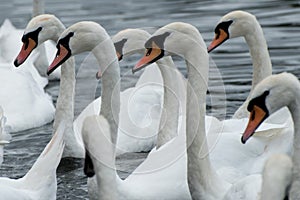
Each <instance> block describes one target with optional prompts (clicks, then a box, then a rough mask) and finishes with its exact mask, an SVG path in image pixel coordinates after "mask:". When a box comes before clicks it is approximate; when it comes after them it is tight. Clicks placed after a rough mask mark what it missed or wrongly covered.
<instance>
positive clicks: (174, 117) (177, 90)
mask: <svg viewBox="0 0 300 200" xmlns="http://www.w3.org/2000/svg"><path fill="white" fill-rule="evenodd" d="M156 63H157V65H158V67H159V69H160V71H161V75H162V78H163V84H164V99H163V108H164V109H163V112H162V114H161V119H160V124H159V132H158V136H157V144H156V148H157V149H158V148H159V147H161V146H162V145H164V144H165V143H166V142H168V141H170V140H171V139H172V138H174V137H176V136H177V135H178V118H179V110H180V108H181V105H182V104H183V103H184V99H183V97H185V93H184V90H185V87H184V83H183V78H182V75H181V74H180V73H179V72H178V70H177V68H176V66H175V64H174V63H173V60H172V58H171V57H170V56H168V57H164V58H163V59H161V60H158V61H157V62H156ZM182 109H185V108H182Z"/></svg>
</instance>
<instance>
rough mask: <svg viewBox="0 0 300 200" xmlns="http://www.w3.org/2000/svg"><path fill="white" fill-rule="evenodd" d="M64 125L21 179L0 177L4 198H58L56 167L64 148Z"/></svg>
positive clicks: (15, 199)
mask: <svg viewBox="0 0 300 200" xmlns="http://www.w3.org/2000/svg"><path fill="white" fill-rule="evenodd" d="M63 128H64V127H63V125H61V126H60V127H59V128H58V129H57V132H56V134H55V135H53V138H52V139H51V141H50V142H49V143H48V145H47V146H46V147H45V149H44V151H43V152H42V153H41V155H40V156H39V157H38V159H37V160H36V162H35V163H34V164H33V166H32V167H31V169H30V170H29V171H28V172H27V174H26V175H25V176H24V177H22V178H19V179H9V178H6V177H1V178H0V185H1V187H0V188H1V189H0V193H1V198H3V199H11V200H17V199H24V200H25V199H26V200H35V199H36V200H37V199H53V200H54V199H56V188H57V181H56V168H57V166H58V164H59V162H60V159H61V155H62V152H63V148H64V142H63V132H64V131H63Z"/></svg>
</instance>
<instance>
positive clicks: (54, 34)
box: [18, 14, 180, 158]
mask: <svg viewBox="0 0 300 200" xmlns="http://www.w3.org/2000/svg"><path fill="white" fill-rule="evenodd" d="M38 29H41V30H40V31H38V32H36V30H38ZM64 29H65V28H64V26H63V24H62V23H61V22H60V21H59V19H57V18H56V17H55V16H53V15H47V14H43V15H39V16H37V17H34V18H33V19H32V20H31V21H30V22H29V23H28V25H27V28H26V30H25V33H24V36H25V37H26V38H27V37H28V38H30V39H27V41H28V43H29V42H32V43H35V47H37V46H39V45H40V44H42V43H43V42H45V41H47V40H53V41H56V40H57V39H58V36H59V35H60V34H61V33H62V31H63V30H64ZM35 32H36V36H35V37H34V38H33V37H32V35H34V33H35ZM24 36H23V37H24ZM149 36H150V34H148V33H147V32H146V31H142V30H132V29H128V30H125V31H122V32H120V33H118V34H116V35H115V36H114V37H113V41H115V46H116V49H118V51H120V53H119V52H117V54H119V55H121V54H122V55H123V54H124V55H125V56H126V55H127V54H133V53H136V52H138V53H139V52H140V53H141V52H142V51H143V43H144V41H145V40H146V39H147V38H148V37H149ZM120 38H122V39H120ZM123 39H126V42H125V43H123V44H122V45H121V46H120V41H119V40H123ZM24 45H25V44H24ZM32 46H34V45H32ZM35 47H33V48H32V49H31V50H33V49H34V48H35ZM31 50H26V53H24V51H23V49H22V50H21V52H20V54H19V56H18V58H20V59H21V60H25V59H26V58H27V57H28V56H29V54H30V53H31ZM114 52H115V50H114V51H113V53H114ZM20 55H21V56H22V55H25V56H26V57H25V58H23V57H21V56H20ZM119 59H121V57H120V58H119ZM164 60H165V61H163V60H162V61H160V64H159V65H160V66H163V65H167V66H174V64H173V62H172V60H171V59H170V58H166V59H164ZM160 69H161V70H164V71H166V72H165V73H164V79H170V78H173V77H174V76H179V75H178V74H179V73H177V71H176V70H175V67H173V69H170V70H168V69H166V68H165V67H160ZM61 71H62V72H61V82H60V91H59V95H58V100H57V106H56V114H55V120H54V130H55V129H56V128H55V127H56V126H57V124H58V123H59V122H60V121H61V120H62V119H64V120H66V123H67V125H66V127H67V128H66V129H65V130H66V133H65V134H66V138H68V139H67V140H66V147H65V152H64V156H71V157H81V158H82V157H83V156H84V154H83V144H82V139H81V127H82V122H83V119H84V118H85V117H86V116H89V115H93V114H98V113H99V108H100V105H101V97H99V98H97V99H96V100H95V101H93V102H92V103H90V104H89V105H88V106H87V107H86V108H85V109H84V110H83V111H82V112H81V114H80V115H79V116H78V117H77V119H76V120H75V121H74V123H73V116H74V111H73V110H74V88H75V65H74V61H73V59H70V60H68V61H67V62H66V63H65V64H64V66H62V69H61ZM156 71H157V66H152V67H151V68H149V70H147V71H146V72H145V73H143V75H142V76H141V78H140V79H139V81H138V83H137V84H136V87H133V88H129V89H127V90H125V91H123V92H122V93H121V108H120V118H121V119H122V120H121V121H120V124H119V132H120V133H119V137H118V149H120V152H138V151H149V150H151V149H152V148H153V146H154V144H155V143H156V135H157V132H159V131H160V134H158V139H157V143H158V146H160V145H162V144H164V143H165V141H167V140H168V139H169V138H170V137H174V136H172V134H173V132H174V131H173V129H174V128H173V127H174V126H173V124H174V123H175V122H174V120H172V119H176V118H178V112H179V111H178V110H179V106H178V105H177V104H176V103H177V102H178V101H177V100H176V99H174V98H178V96H176V95H174V94H173V92H174V91H176V90H178V91H180V87H179V86H178V85H179V84H178V85H176V84H175V85H174V84H172V85H170V86H168V85H167V86H166V87H164V88H166V89H164V90H165V91H166V93H168V94H167V95H165V96H164V98H165V101H164V105H166V106H164V107H167V106H169V107H172V108H173V109H168V110H172V112H171V113H167V115H168V116H171V117H168V118H167V119H166V120H167V121H166V120H164V121H163V123H161V124H160V125H159V122H161V121H160V120H159V119H160V118H159V116H160V113H161V99H162V93H163V92H162V89H161V85H162V83H161V82H162V80H161V78H160V76H159V75H157V73H155V72H156ZM153 76H154V77H153ZM149 77H153V78H149ZM168 82H170V81H168ZM171 99H174V100H171ZM129 102H131V103H132V104H134V106H130V105H129ZM128 106H130V107H128ZM155 107H157V108H155ZM153 108H154V109H153ZM129 110H130V112H128V111H129ZM154 111H155V112H154ZM150 112H151V113H150ZM145 113H150V114H151V116H150V114H149V115H145ZM153 114H154V115H153ZM159 127H160V128H159ZM175 127H176V128H175V129H177V125H176V123H175ZM73 129H74V131H73ZM164 132H170V134H165V133H164ZM132 144H135V145H132Z"/></svg>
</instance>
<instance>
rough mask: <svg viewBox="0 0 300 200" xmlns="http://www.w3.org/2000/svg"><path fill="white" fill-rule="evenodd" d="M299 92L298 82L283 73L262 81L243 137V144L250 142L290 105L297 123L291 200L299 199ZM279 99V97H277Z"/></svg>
mask: <svg viewBox="0 0 300 200" xmlns="http://www.w3.org/2000/svg"><path fill="white" fill-rule="evenodd" d="M299 92H300V83H299V81H298V79H297V78H296V77H295V76H294V75H293V74H290V73H281V74H277V75H272V76H269V77H267V78H266V79H264V80H263V81H261V82H260V83H259V84H258V85H257V86H256V87H255V89H254V91H253V95H252V97H251V99H250V101H249V105H248V107H247V109H248V111H249V112H250V113H251V114H250V117H249V123H248V125H247V128H246V130H245V131H244V134H243V136H242V142H243V143H246V142H247V141H248V139H249V138H250V137H251V136H252V135H253V134H255V133H254V132H255V131H256V129H257V128H258V127H259V126H260V125H262V124H263V122H264V120H266V119H267V118H268V117H269V116H271V115H272V114H273V113H276V111H277V110H279V109H280V108H282V107H284V106H287V108H288V109H289V111H290V112H291V115H292V118H293V124H294V133H295V134H294V143H293V155H292V160H293V181H292V185H291V188H290V191H289V198H290V199H299V198H300V193H299V184H300V178H299V174H300V170H299V168H300V161H299V154H300V151H299V149H300V148H299V144H300V142H299V141H300V138H299V136H300V134H299V127H300V121H299V113H300V110H299V108H300V105H299V99H300V96H299ZM279 96H280V98H278V97H279Z"/></svg>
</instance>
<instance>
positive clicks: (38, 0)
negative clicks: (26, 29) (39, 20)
mask: <svg viewBox="0 0 300 200" xmlns="http://www.w3.org/2000/svg"><path fill="white" fill-rule="evenodd" d="M32 3H33V9H32V17H35V16H37V15H40V14H44V13H45V9H44V8H45V2H44V0H33V2H32Z"/></svg>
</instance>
